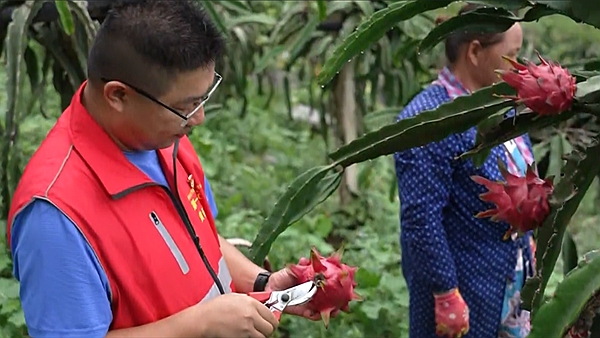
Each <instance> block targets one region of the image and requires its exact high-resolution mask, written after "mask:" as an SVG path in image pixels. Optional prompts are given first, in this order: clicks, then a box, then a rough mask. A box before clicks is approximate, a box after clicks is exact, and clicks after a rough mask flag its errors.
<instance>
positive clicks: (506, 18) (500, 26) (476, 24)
mask: <svg viewBox="0 0 600 338" xmlns="http://www.w3.org/2000/svg"><path fill="white" fill-rule="evenodd" d="M484 10H485V11H484ZM491 10H493V11H495V13H488V12H490V11H491ZM484 13H486V14H484ZM515 22H517V20H515V17H514V16H512V15H511V14H510V13H509V12H507V11H506V10H505V9H502V8H495V9H494V8H483V9H479V10H477V11H473V12H469V13H466V14H462V15H459V16H455V17H452V18H450V19H448V20H447V21H445V22H443V23H441V24H440V25H438V26H437V27H435V28H434V29H432V30H431V32H429V34H427V36H426V37H425V38H424V39H423V40H422V41H421V44H420V45H419V52H421V53H425V52H427V51H429V50H430V49H431V48H433V47H435V45H437V44H438V43H440V42H441V41H443V40H444V39H446V38H447V37H448V36H449V35H451V34H452V33H454V32H455V31H457V30H461V31H465V32H478V33H479V32H481V33H500V32H504V31H506V30H507V29H509V28H510V27H512V25H514V23H515Z"/></svg>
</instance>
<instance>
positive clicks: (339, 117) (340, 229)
mask: <svg viewBox="0 0 600 338" xmlns="http://www.w3.org/2000/svg"><path fill="white" fill-rule="evenodd" d="M108 2H109V1H94V2H93V3H94V5H93V6H92V3H90V7H89V8H88V9H87V10H85V1H84V2H81V1H79V2H76V1H57V2H56V3H57V6H54V5H53V2H52V1H50V2H49V4H50V5H52V6H51V9H50V10H44V9H43V7H42V6H38V5H36V4H35V3H34V2H26V3H24V2H22V1H3V2H0V9H2V15H1V18H2V20H4V22H2V25H1V26H0V35H1V36H2V37H3V38H4V45H3V54H2V61H3V69H2V72H0V77H1V78H0V84H1V85H3V86H4V88H3V89H4V90H0V100H1V101H0V106H3V107H7V108H6V109H4V110H2V111H0V119H1V120H2V123H1V124H0V150H1V151H0V173H1V175H0V193H1V194H2V205H0V206H1V207H2V208H0V210H2V211H3V212H2V217H3V224H2V225H1V226H0V229H1V230H0V233H2V239H4V237H5V236H3V232H4V230H5V229H4V224H5V222H6V221H5V218H6V209H7V206H8V203H9V201H10V194H11V193H12V191H13V190H14V186H15V184H16V182H17V181H18V178H19V175H20V172H22V170H23V168H24V166H25V165H26V163H27V160H28V158H29V157H30V156H31V155H32V153H33V152H34V151H35V150H36V148H37V146H38V145H39V143H40V142H41V141H42V140H43V138H44V137H45V135H46V133H47V131H48V130H49V129H50V128H51V126H52V125H53V123H54V121H55V120H56V118H57V117H58V116H60V113H61V110H62V108H64V107H65V106H66V105H67V104H68V103H69V102H70V99H71V95H72V93H73V91H74V88H76V87H77V86H78V85H79V83H81V81H82V80H83V79H84V78H85V66H84V65H85V55H86V54H85V51H86V50H87V48H88V46H89V38H90V36H93V30H94V27H95V25H97V23H96V24H94V21H96V20H99V19H100V20H101V18H102V16H103V13H104V12H103V11H104V10H105V9H104V8H105V7H104V8H103V7H102V6H103V3H108ZM202 2H203V4H204V5H205V6H206V8H207V10H208V11H209V13H211V15H213V17H214V18H215V19H216V20H217V23H218V25H219V26H220V27H221V28H222V29H223V30H224V31H225V32H226V33H227V34H228V37H229V39H230V41H231V46H232V47H233V48H236V53H231V54H230V55H232V57H230V58H227V59H226V60H225V61H224V62H223V64H221V65H219V71H220V73H221V74H222V75H223V76H224V83H223V85H222V86H221V87H220V89H219V91H218V96H217V97H215V98H214V99H213V100H212V105H210V106H209V107H207V119H206V123H205V124H204V125H203V126H201V127H198V128H196V129H195V130H194V131H193V132H192V134H191V135H190V139H191V140H192V142H193V144H194V146H195V147H196V149H197V151H198V154H199V156H200V158H201V160H202V163H203V165H204V168H205V171H206V174H207V176H208V177H209V179H210V181H211V184H212V186H213V190H214V191H215V194H216V199H217V204H218V206H219V216H218V219H217V224H218V226H219V229H220V231H221V232H222V234H223V235H225V236H226V237H229V238H243V239H246V240H250V241H251V240H253V239H254V238H255V236H256V234H257V232H258V229H259V227H260V225H261V223H262V222H263V221H264V219H265V217H267V216H268V215H269V213H270V212H271V211H272V209H273V206H274V204H275V203H276V202H277V200H278V198H279V197H280V196H281V195H282V194H283V193H284V192H285V191H286V189H287V187H288V185H289V184H290V182H292V181H293V180H294V179H295V178H296V177H298V176H299V175H300V174H302V173H303V172H305V171H306V170H307V169H309V168H312V167H314V166H316V165H321V164H322V165H326V164H327V163H328V161H327V157H326V155H327V153H329V152H331V151H332V150H334V149H336V148H337V147H338V146H340V145H342V144H345V143H348V142H349V141H351V140H352V139H354V138H356V137H357V136H360V135H361V134H363V133H364V132H366V131H370V130H375V129H377V128H379V127H380V126H383V125H385V124H389V123H391V122H392V121H393V118H394V116H395V115H396V114H397V113H398V112H399V111H400V109H401V107H402V106H403V105H404V104H406V103H407V102H408V100H410V98H411V97H412V96H413V95H414V94H415V93H416V92H418V90H419V89H420V88H421V87H422V86H423V85H425V84H426V83H428V82H429V81H430V80H431V79H433V77H434V76H435V74H436V70H437V69H438V68H439V66H440V65H442V63H443V58H442V55H443V54H442V53H441V51H442V50H441V45H437V46H435V47H434V48H433V49H432V50H429V51H427V52H426V53H418V51H417V48H416V46H417V44H418V42H420V40H421V39H423V38H424V37H425V36H426V35H427V33H428V32H429V31H430V30H431V29H432V28H433V27H434V26H433V19H434V18H435V16H436V15H437V14H440V13H442V12H446V13H454V12H456V10H457V8H458V4H452V5H451V6H449V7H447V8H444V9H440V10H435V11H430V12H427V13H425V14H424V15H418V16H416V17H414V18H412V19H409V20H407V21H403V22H400V23H398V24H397V25H396V26H394V28H393V29H392V30H390V31H388V32H387V33H386V34H385V35H384V36H383V37H382V38H381V39H380V40H378V42H377V43H376V44H374V45H372V46H370V47H369V48H365V50H364V51H363V53H361V54H360V55H359V56H358V57H357V58H354V59H353V60H352V62H349V63H348V65H346V66H345V67H344V68H343V69H342V70H341V71H340V74H338V76H337V77H336V78H335V79H334V81H333V82H332V83H330V84H328V85H327V86H323V87H321V86H319V85H318V84H317V82H316V76H317V74H318V73H319V70H320V69H321V67H322V66H323V64H324V63H325V60H327V59H328V58H329V57H331V55H332V52H333V49H334V47H335V46H336V45H338V44H339V43H341V42H342V41H343V38H344V37H346V36H347V35H348V34H350V33H352V32H353V31H354V30H355V28H356V27H357V26H358V25H359V24H360V23H361V21H364V20H365V17H367V16H370V15H371V14H372V13H374V12H376V11H377V10H379V9H382V8H384V7H386V5H387V3H388V2H386V1H331V2H327V3H325V2H324V1H282V2H275V1H206V2H205V1H202ZM391 2H392V1H389V3H391ZM82 3H83V4H84V7H82V6H81V4H82ZM44 6H46V5H44ZM11 8H12V9H16V10H9V11H7V10H6V9H11ZM40 8H42V9H41V10H40ZM52 8H53V9H54V10H52ZM38 10H40V11H39V12H37V11H38ZM88 13H89V15H88ZM61 14H62V15H61ZM69 14H70V15H69ZM11 15H12V18H13V19H14V20H13V21H12V24H11V26H9V25H8V22H7V21H6V20H7V18H9V17H10V16H11ZM523 26H524V29H525V39H526V42H525V45H524V48H523V51H522V55H521V56H523V57H527V58H529V59H533V55H534V54H533V53H534V50H539V51H540V52H541V53H542V55H544V56H545V57H547V58H549V59H553V60H559V61H560V62H561V63H563V64H567V65H579V64H583V61H586V62H587V61H589V60H595V59H596V58H598V57H599V56H600V50H599V49H598V48H599V47H598V46H599V45H600V44H598V42H600V32H599V31H598V30H596V29H594V28H593V27H590V26H587V25H583V24H577V23H575V22H574V21H573V20H571V19H569V18H567V17H565V16H561V15H552V16H547V17H544V18H542V19H540V20H539V21H538V22H528V23H523ZM234 56H235V57H234ZM19 69H20V70H22V72H17V71H16V70H19ZM349 93H351V95H350V94H349ZM352 107H355V109H352ZM353 111H354V113H352V112H353ZM581 130H582V128H581V126H578V125H572V124H568V123H566V124H565V125H564V126H560V127H551V128H546V129H544V130H542V131H539V132H537V133H536V134H535V135H533V136H534V137H535V139H536V141H537V145H536V158H538V160H541V159H544V155H545V154H550V155H551V156H549V157H547V158H546V161H547V162H548V163H547V164H546V166H547V171H548V172H553V171H554V172H555V171H556V170H560V167H558V169H557V165H556V163H555V162H556V160H553V158H557V157H558V156H561V155H562V154H563V153H567V152H568V151H569V149H570V147H572V144H574V143H577V140H580V139H581V137H582V136H581ZM356 169H357V170H356V172H355V173H354V174H353V173H351V172H349V173H347V174H348V175H346V177H345V178H344V179H345V184H344V185H343V186H342V189H340V192H339V193H337V194H334V195H333V196H332V197H330V198H329V199H327V200H326V201H325V202H324V203H322V204H320V205H318V206H317V207H316V208H315V209H314V210H313V211H311V212H310V213H309V214H307V215H306V216H305V217H303V218H302V219H300V220H299V221H298V222H297V223H295V224H294V225H293V226H292V227H290V228H288V229H287V230H285V231H284V232H283V233H282V234H281V235H280V236H279V237H278V238H277V239H276V240H275V242H274V243H273V245H272V247H271V250H270V252H269V261H270V264H271V265H272V267H273V269H279V268H282V267H283V266H284V265H285V264H286V263H288V262H296V261H297V260H298V259H299V258H300V257H301V256H307V255H308V254H309V249H310V246H311V245H316V246H317V248H318V249H319V250H320V251H322V252H323V253H328V252H331V251H333V250H334V249H336V248H338V247H339V246H340V245H342V244H343V245H344V247H345V249H346V250H345V255H344V259H345V261H346V262H347V263H348V264H352V265H359V266H360V270H359V272H358V275H357V281H358V283H359V285H360V287H359V289H358V292H359V293H360V294H361V295H362V296H363V297H364V298H365V301H363V302H361V303H353V304H352V306H351V313H349V314H343V315H341V316H340V317H339V318H337V319H335V320H332V323H331V325H330V327H329V329H328V330H324V328H323V325H322V324H321V323H306V322H305V321H303V320H300V319H296V318H290V317H289V316H284V318H283V320H282V325H281V327H280V330H279V332H278V333H277V335H278V336H280V337H342V336H343V337H365V336H367V335H368V336H369V337H404V336H406V332H407V307H408V295H407V292H406V287H405V284H404V280H403V278H402V275H401V271H400V264H401V262H400V261H399V260H400V258H399V257H400V253H399V246H398V236H399V233H398V232H399V224H398V208H399V201H398V199H397V197H396V196H397V195H396V191H395V188H396V185H395V181H394V180H395V178H394V172H393V166H392V163H391V161H390V159H389V158H385V157H384V158H378V159H376V160H373V161H369V162H364V163H360V164H358V165H357V166H356ZM348 176H353V177H348ZM598 190H600V188H599V187H598V182H596V181H595V182H594V183H593V185H592V188H591V189H590V190H589V191H588V193H587V194H586V196H585V198H584V200H583V202H582V203H581V204H580V206H579V209H578V211H577V213H576V215H575V217H574V219H573V221H572V225H571V226H570V228H569V231H570V233H571V234H572V236H573V239H574V243H576V249H577V251H579V252H587V251H589V250H591V249H596V244H595V243H596V242H597V241H598V239H599V238H600V230H598V229H597V227H594V225H595V224H597V222H598V212H597V209H598V208H597V206H598V201H599V200H600V198H596V196H597V195H598ZM0 243H2V242H0ZM0 246H1V248H0V337H23V336H26V328H25V326H24V318H23V314H22V312H21V310H20V304H19V299H18V283H17V282H16V281H15V280H14V279H13V278H12V272H11V268H12V267H11V259H10V255H9V254H8V252H7V250H6V248H5V247H4V244H0ZM243 250H244V251H245V249H243ZM571 251H572V250H571ZM245 252H246V251H245ZM575 261H577V259H576V260H575ZM562 269H563V265H562V262H561V261H559V262H558V264H557V266H556V267H555V271H554V274H553V275H552V278H551V280H550V283H549V286H548V288H547V289H546V294H552V293H553V292H554V288H555V287H556V285H557V284H558V282H559V281H560V280H562V276H563V270H562Z"/></svg>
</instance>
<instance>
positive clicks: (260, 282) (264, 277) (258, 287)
mask: <svg viewBox="0 0 600 338" xmlns="http://www.w3.org/2000/svg"><path fill="white" fill-rule="evenodd" d="M269 277H271V273H270V272H268V271H264V272H261V273H259V274H258V276H256V280H254V290H253V291H254V292H260V291H265V289H266V288H267V283H268V282H269Z"/></svg>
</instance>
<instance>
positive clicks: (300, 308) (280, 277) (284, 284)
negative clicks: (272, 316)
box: [266, 269, 339, 320]
mask: <svg viewBox="0 0 600 338" xmlns="http://www.w3.org/2000/svg"><path fill="white" fill-rule="evenodd" d="M298 284H300V283H298V279H297V278H296V276H294V274H292V272H291V271H290V270H289V269H282V270H279V271H277V272H274V273H273V274H272V275H271V277H270V278H269V283H267V287H266V291H279V290H284V289H287V288H291V287H293V286H296V285H298ZM284 312H285V313H288V314H292V315H296V316H300V317H304V318H307V319H310V320H320V319H321V314H320V313H318V312H314V311H312V310H310V309H309V308H308V306H307V305H306V304H302V305H296V306H289V307H287V308H286V309H285V310H284ZM338 314H339V310H335V311H333V312H332V313H331V316H330V317H331V318H333V317H335V316H337V315H338Z"/></svg>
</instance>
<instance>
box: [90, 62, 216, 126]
mask: <svg viewBox="0 0 600 338" xmlns="http://www.w3.org/2000/svg"><path fill="white" fill-rule="evenodd" d="M215 78H217V82H216V83H215V84H214V85H213V86H212V88H211V89H210V90H209V92H208V93H206V96H205V97H204V98H203V99H202V101H201V102H200V104H199V105H198V106H197V107H196V108H194V110H192V111H191V112H190V113H188V114H186V115H183V114H181V113H179V112H178V111H177V110H175V109H174V108H171V107H169V106H168V105H166V104H164V103H162V102H160V100H159V99H157V98H155V97H154V96H152V95H151V94H149V93H148V92H146V91H145V90H143V89H140V88H138V87H136V86H134V85H132V84H129V83H127V82H125V81H122V80H117V79H107V78H101V80H102V81H104V82H110V81H118V82H121V83H123V84H125V85H127V86H128V87H131V89H133V90H135V91H136V92H137V93H138V94H140V95H142V96H144V97H146V98H147V99H149V100H150V101H152V102H154V103H156V104H158V105H159V106H161V107H163V108H165V109H166V110H168V111H170V112H171V113H173V114H175V115H177V116H179V117H180V118H182V119H183V121H182V122H181V127H182V128H183V127H185V125H186V124H187V123H188V120H189V119H190V118H191V117H192V116H194V114H196V113H197V112H198V110H200V108H202V107H204V104H206V102H207V101H208V100H209V99H210V97H211V95H212V94H213V93H214V92H215V91H216V90H217V88H218V87H219V84H221V81H223V77H222V76H221V75H220V74H219V73H217V72H215Z"/></svg>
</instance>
